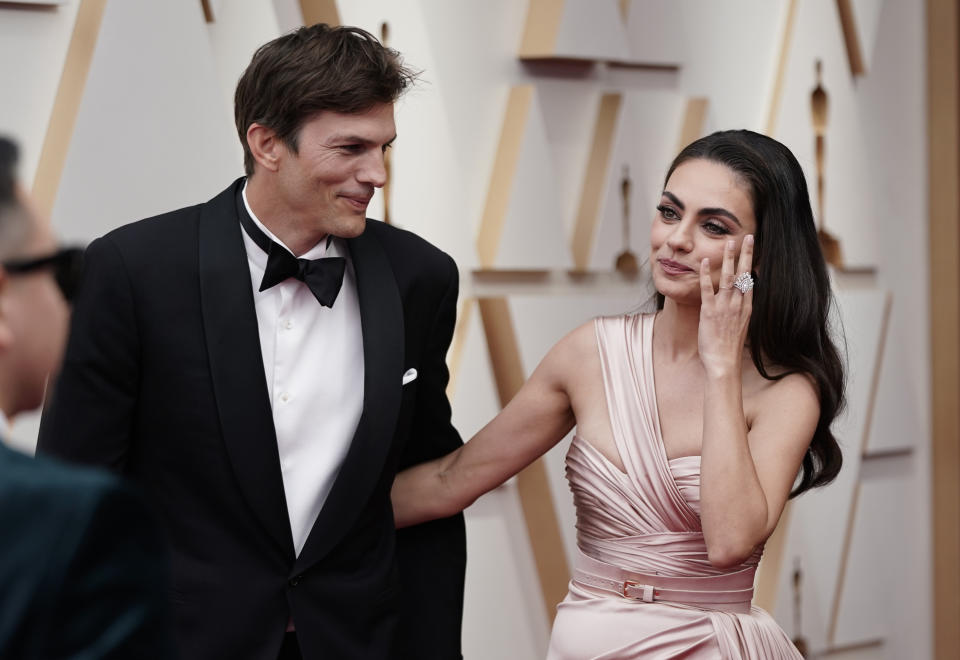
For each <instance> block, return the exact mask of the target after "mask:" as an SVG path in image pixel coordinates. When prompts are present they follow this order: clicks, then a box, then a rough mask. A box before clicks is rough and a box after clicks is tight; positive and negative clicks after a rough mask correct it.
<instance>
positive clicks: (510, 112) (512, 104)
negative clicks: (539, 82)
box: [477, 85, 533, 268]
mask: <svg viewBox="0 0 960 660" xmlns="http://www.w3.org/2000/svg"><path fill="white" fill-rule="evenodd" d="M532 101H533V86H532V85H523V86H520V87H513V88H512V89H511V90H510V95H509V97H508V98H507V109H506V112H505V113H504V117H503V125H502V127H501V129H500V142H499V143H498V145H497V154H496V157H495V158H494V161H493V170H492V174H491V176H490V185H489V187H488V188H487V198H486V202H485V203H484V206H483V217H482V218H481V220H480V229H479V231H478V233H477V254H478V255H479V257H480V267H481V268H492V267H493V265H494V262H495V261H496V257H497V249H498V248H499V246H500V237H501V235H502V233H503V225H504V222H505V220H506V215H507V206H508V204H509V202H510V193H511V192H512V190H513V181H514V175H515V174H516V170H517V161H518V159H519V157H520V146H521V144H522V143H523V133H524V127H525V126H526V123H527V116H528V115H529V114H530V105H531V103H532Z"/></svg>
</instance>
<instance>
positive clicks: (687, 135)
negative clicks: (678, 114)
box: [677, 96, 710, 153]
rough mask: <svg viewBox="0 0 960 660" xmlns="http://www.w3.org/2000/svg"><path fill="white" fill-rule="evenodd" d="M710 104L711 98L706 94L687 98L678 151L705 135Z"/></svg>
mask: <svg viewBox="0 0 960 660" xmlns="http://www.w3.org/2000/svg"><path fill="white" fill-rule="evenodd" d="M709 105H710V100H709V99H707V98H706V97H705V96H699V97H695V98H690V99H687V107H686V109H685V110H684V112H683V125H682V126H681V127H680V143H679V144H678V145H677V153H679V152H681V151H682V150H683V148H684V147H685V146H687V145H688V144H690V143H691V142H693V141H694V140H696V139H697V138H699V137H701V136H702V135H703V127H704V124H706V121H707V107H709Z"/></svg>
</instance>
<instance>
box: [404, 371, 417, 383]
mask: <svg viewBox="0 0 960 660" xmlns="http://www.w3.org/2000/svg"><path fill="white" fill-rule="evenodd" d="M416 379H417V370H416V369H407V373H405V374H403V384H404V385H406V384H407V383H410V382H413V381H415V380H416Z"/></svg>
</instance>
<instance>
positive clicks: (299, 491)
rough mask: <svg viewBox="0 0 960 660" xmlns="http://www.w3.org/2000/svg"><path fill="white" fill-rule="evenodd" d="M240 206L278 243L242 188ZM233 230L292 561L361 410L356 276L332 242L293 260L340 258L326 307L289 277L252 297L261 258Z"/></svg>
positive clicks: (345, 253)
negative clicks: (341, 266)
mask: <svg viewBox="0 0 960 660" xmlns="http://www.w3.org/2000/svg"><path fill="white" fill-rule="evenodd" d="M243 203H244V205H245V206H246V208H247V212H248V213H249V214H250V218H251V219H252V220H253V222H254V223H255V224H256V225H257V227H259V228H260V229H261V230H262V231H263V233H265V234H266V235H267V236H269V237H270V239H271V240H273V241H275V242H277V243H279V244H280V245H283V242H282V241H281V240H280V239H278V238H277V237H276V236H274V235H273V234H272V233H271V232H270V230H268V229H267V228H266V227H265V226H264V225H263V223H262V222H260V220H259V219H258V218H257V216H256V215H254V213H253V209H251V208H250V204H249V202H247V190H246V185H244V189H243ZM241 232H242V233H243V244H244V246H245V247H246V250H247V264H248V265H249V266H250V283H251V285H252V286H253V299H254V305H255V307H256V312H257V326H258V328H259V331H260V349H261V351H262V352H263V371H264V374H265V375H266V378H267V391H268V392H269V395H270V405H271V407H272V409H273V425H274V428H275V429H276V432H277V448H278V449H279V452H280V469H281V471H282V473H283V488H284V491H285V493H286V498H287V512H288V514H289V516H290V530H291V532H292V533H293V544H294V548H295V549H296V552H297V555H299V554H300V551H301V550H302V549H303V545H304V543H305V542H306V540H307V536H308V535H309V534H310V529H311V528H312V527H313V523H314V522H315V521H316V519H317V514H319V513H320V509H322V508H323V503H324V502H325V501H326V499H327V495H328V494H329V493H330V488H331V487H332V486H333V482H334V480H335V479H336V477H337V473H338V472H339V471H340V465H341V464H342V463H343V459H344V457H345V456H346V454H347V449H349V447H350V442H351V440H352V439H353V434H354V432H355V431H356V428H357V423H358V422H359V421H360V414H361V412H362V410H363V337H362V333H361V328H360V305H359V301H358V298H357V285H356V274H355V273H354V269H353V263H352V262H351V261H350V252H349V250H348V249H347V246H346V244H345V243H344V241H343V240H342V239H339V238H335V237H334V238H330V239H325V240H322V241H320V243H318V244H317V245H315V246H314V247H313V248H311V249H310V250H309V251H308V252H307V253H306V254H303V255H300V256H301V258H303V259H318V258H320V257H345V258H346V260H347V265H346V270H345V272H344V276H343V286H342V287H341V288H340V293H339V295H338V296H337V300H336V302H335V303H334V304H333V307H330V308H328V307H323V306H322V305H320V304H319V303H318V302H317V299H316V298H314V296H313V293H311V291H310V289H309V288H308V287H307V285H306V284H304V283H303V282H301V281H299V280H296V279H293V278H290V279H287V280H285V281H283V282H281V283H280V284H277V285H275V286H273V287H271V288H269V289H267V290H266V291H260V290H259V289H260V282H261V280H262V279H263V271H264V269H265V268H266V265H267V254H266V253H265V252H264V251H263V250H262V249H260V247H259V246H257V244H256V243H254V242H253V240H252V239H251V238H250V237H249V236H248V235H247V232H246V231H243V229H242V228H241ZM283 246H284V247H287V246H286V245H283ZM287 249H288V250H289V248H287ZM291 253H292V251H291Z"/></svg>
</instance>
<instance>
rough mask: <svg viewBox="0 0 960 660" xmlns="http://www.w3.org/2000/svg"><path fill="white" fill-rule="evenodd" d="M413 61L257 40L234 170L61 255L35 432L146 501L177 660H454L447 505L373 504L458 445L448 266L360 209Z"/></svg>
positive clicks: (453, 283)
mask: <svg viewBox="0 0 960 660" xmlns="http://www.w3.org/2000/svg"><path fill="white" fill-rule="evenodd" d="M413 78H414V76H413V74H412V73H411V72H410V70H409V69H407V68H405V67H404V66H403V64H402V63H401V61H400V59H399V55H398V54H397V53H396V52H395V51H392V50H389V49H386V48H384V47H383V46H382V45H381V44H380V43H379V42H378V41H377V40H376V39H375V38H374V37H372V36H371V35H370V34H369V33H367V32H364V31H363V30H359V29H356V28H347V27H340V28H331V27H328V26H326V25H314V26H312V27H306V28H301V29H299V30H297V31H295V32H293V33H290V34H287V35H285V36H283V37H280V38H278V39H276V40H274V41H272V42H270V43H268V44H266V45H265V46H263V47H261V48H260V49H259V50H258V51H257V52H256V54H255V55H254V57H253V60H252V61H251V63H250V65H249V67H248V68H247V70H246V72H245V73H244V74H243V76H242V77H241V79H240V82H239V83H238V85H237V90H236V97H235V115H236V123H237V130H238V133H239V136H240V140H241V142H242V143H243V147H244V161H245V169H246V174H247V176H246V177H245V178H242V179H239V180H237V181H235V182H234V183H232V184H231V185H230V186H229V187H228V188H227V189H226V190H224V191H223V192H222V193H220V194H219V195H217V196H216V197H214V198H213V199H212V200H210V201H209V202H207V203H205V204H200V205H198V206H193V207H189V208H185V209H180V210H178V211H174V212H172V213H167V214H164V215H161V216H158V217H155V218H150V219H147V220H143V221H140V222H137V223H134V224H132V225H128V226H125V227H121V228H120V229H117V230H115V231H113V232H110V233H109V234H107V235H106V236H104V237H102V238H100V239H98V240H96V241H94V242H93V243H92V244H91V245H90V247H89V248H88V250H87V257H86V262H87V265H86V272H85V277H84V283H83V287H82V290H81V293H80V295H79V298H78V300H77V302H76V305H75V311H74V318H73V324H72V329H71V334H70V340H69V343H68V347H67V354H66V359H65V363H64V367H63V370H62V373H61V375H60V378H59V381H58V383H57V385H56V390H55V393H54V396H53V400H52V403H51V406H50V408H49V410H48V413H47V414H46V415H45V416H44V421H43V426H42V429H41V434H40V436H41V437H40V444H39V447H40V450H41V451H43V452H47V453H50V454H55V455H58V456H63V457H66V458H70V459H73V460H78V461H82V462H86V463H96V464H100V465H107V466H110V467H112V468H114V469H116V470H119V471H122V472H123V473H124V474H127V475H129V476H131V477H132V478H134V479H136V480H137V481H138V482H139V483H141V484H142V485H143V486H144V487H145V488H146V489H147V491H148V493H149V494H150V495H151V496H152V498H153V501H154V503H155V505H156V507H157V509H158V510H159V511H160V512H161V516H162V517H163V523H164V526H165V529H166V531H167V533H168V537H169V541H170V543H171V545H172V570H173V589H172V593H171V599H172V601H173V603H174V607H175V610H176V619H177V634H178V642H179V645H180V652H181V653H182V655H183V656H184V657H185V658H188V659H190V658H196V659H198V660H200V659H203V660H207V659H209V658H252V659H257V660H274V659H275V658H277V657H300V654H301V653H302V657H304V658H308V659H309V658H337V659H338V660H340V659H347V658H364V659H371V658H372V659H375V658H416V659H418V660H420V659H423V660H426V659H430V658H442V659H444V660H446V659H448V658H459V657H460V621H461V614H462V607H463V578H464V568H465V535H464V528H463V519H462V517H460V516H457V517H454V518H450V519H447V520H442V521H438V522H436V523H431V524H429V525H423V526H420V527H417V528H413V529H411V530H409V532H408V531H406V530H404V531H402V532H400V533H396V532H395V530H394V525H393V515H392V510H391V505H390V487H391V484H392V482H393V478H394V475H395V473H396V471H397V470H398V469H400V468H403V467H405V466H407V465H411V464H413V463H417V462H421V461H423V460H426V459H429V458H433V457H436V456H438V455H441V454H445V453H447V452H449V451H451V450H453V449H455V448H456V447H457V446H459V444H460V438H459V436H458V434H457V432H456V431H455V430H454V429H453V427H452V426H451V424H450V406H449V403H448V401H447V398H446V394H445V388H446V385H447V380H448V372H447V368H446V364H445V355H446V351H447V348H448V345H449V342H450V339H451V336H452V333H453V325H454V319H455V304H456V297H457V292H458V281H457V269H456V266H455V264H454V263H453V260H452V259H450V257H449V256H447V255H446V254H444V253H442V252H440V251H439V250H437V249H436V248H434V247H432V246H431V245H429V244H428V243H426V242H425V241H423V240H422V239H420V238H418V237H416V236H414V235H413V234H410V233H408V232H405V231H401V230H399V229H396V228H393V227H390V226H387V225H385V224H383V223H380V222H376V221H372V220H367V219H366V217H365V211H366V207H367V203H368V202H369V201H370V198H371V196H372V195H373V193H374V189H375V188H378V187H381V186H382V185H383V184H384V182H385V176H386V175H385V170H384V160H383V159H384V153H385V151H386V149H387V148H388V147H389V146H390V143H391V142H392V141H393V139H394V138H395V127H394V120H393V104H394V101H395V100H396V99H397V98H398V97H399V95H400V94H401V93H402V92H403V91H404V89H405V88H406V87H407V86H408V85H409V84H410V83H411V82H412V81H413ZM341 279H342V286H341Z"/></svg>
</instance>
